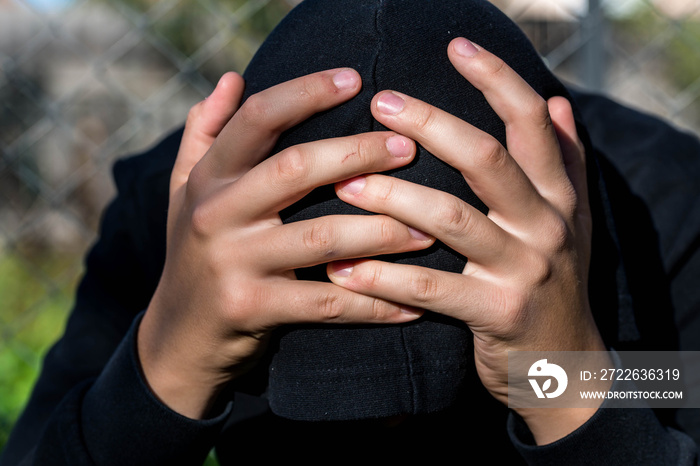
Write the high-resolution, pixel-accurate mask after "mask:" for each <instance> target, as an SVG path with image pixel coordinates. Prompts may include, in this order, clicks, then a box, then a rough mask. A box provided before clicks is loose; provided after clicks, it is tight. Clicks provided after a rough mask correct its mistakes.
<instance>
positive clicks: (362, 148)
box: [356, 137, 375, 167]
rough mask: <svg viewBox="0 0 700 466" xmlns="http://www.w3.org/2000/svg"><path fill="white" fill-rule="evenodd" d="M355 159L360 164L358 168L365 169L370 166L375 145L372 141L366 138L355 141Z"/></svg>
mask: <svg viewBox="0 0 700 466" xmlns="http://www.w3.org/2000/svg"><path fill="white" fill-rule="evenodd" d="M356 150H357V152H356V155H357V158H358V161H359V162H360V166H362V167H367V166H371V165H372V162H373V161H374V154H375V144H374V141H373V140H371V139H369V138H366V137H361V138H359V140H358V141H357V149H356Z"/></svg>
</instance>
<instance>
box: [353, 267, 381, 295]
mask: <svg viewBox="0 0 700 466" xmlns="http://www.w3.org/2000/svg"><path fill="white" fill-rule="evenodd" d="M358 282H359V285H360V289H363V290H375V289H379V288H381V284H382V266H381V264H379V263H376V264H375V265H373V266H372V267H363V271H362V274H361V275H360V276H359V278H358Z"/></svg>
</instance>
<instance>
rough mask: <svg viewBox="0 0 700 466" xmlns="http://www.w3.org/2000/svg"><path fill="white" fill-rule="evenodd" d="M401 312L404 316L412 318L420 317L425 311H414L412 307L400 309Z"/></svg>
mask: <svg viewBox="0 0 700 466" xmlns="http://www.w3.org/2000/svg"><path fill="white" fill-rule="evenodd" d="M399 310H400V311H401V313H402V314H406V315H409V316H411V317H416V316H418V317H420V316H422V315H423V310H422V309H413V308H410V307H400V308H399Z"/></svg>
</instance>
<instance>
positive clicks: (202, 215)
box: [190, 202, 218, 238]
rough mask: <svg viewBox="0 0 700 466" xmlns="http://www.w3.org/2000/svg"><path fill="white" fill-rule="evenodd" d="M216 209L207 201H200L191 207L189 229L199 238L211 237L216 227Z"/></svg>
mask: <svg viewBox="0 0 700 466" xmlns="http://www.w3.org/2000/svg"><path fill="white" fill-rule="evenodd" d="M217 219H218V212H217V210H216V209H215V208H214V207H213V206H212V205H211V203H209V202H200V203H198V204H196V205H195V206H194V207H193V208H192V213H191V214H190V229H191V230H192V232H193V233H194V234H195V236H197V237H199V238H208V237H211V236H212V235H213V233H214V230H215V228H216V224H217Z"/></svg>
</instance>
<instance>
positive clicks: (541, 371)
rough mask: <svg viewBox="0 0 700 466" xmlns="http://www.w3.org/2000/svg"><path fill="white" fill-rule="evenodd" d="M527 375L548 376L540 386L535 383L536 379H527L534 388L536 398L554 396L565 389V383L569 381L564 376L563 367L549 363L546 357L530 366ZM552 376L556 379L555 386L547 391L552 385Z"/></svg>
mask: <svg viewBox="0 0 700 466" xmlns="http://www.w3.org/2000/svg"><path fill="white" fill-rule="evenodd" d="M527 375H528V376H529V377H548V378H547V379H546V380H545V381H544V383H543V384H542V387H540V385H539V384H538V383H537V379H528V380H529V381H530V385H532V389H533V390H535V394H536V395H537V398H544V397H545V396H546V397H547V398H556V397H558V396H559V395H561V394H562V393H564V390H566V385H567V384H568V383H569V378H568V377H567V376H566V372H564V369H562V368H561V367H559V366H557V365H556V364H550V363H548V362H547V360H546V359H540V360H539V361H537V362H536V363H534V364H533V365H532V366H530V370H529V371H528V373H527ZM552 378H554V379H555V380H556V381H557V388H556V390H554V391H553V392H548V391H547V390H549V389H550V388H551V387H552Z"/></svg>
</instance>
